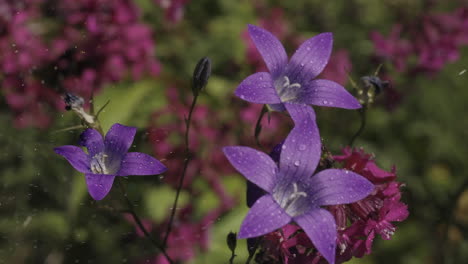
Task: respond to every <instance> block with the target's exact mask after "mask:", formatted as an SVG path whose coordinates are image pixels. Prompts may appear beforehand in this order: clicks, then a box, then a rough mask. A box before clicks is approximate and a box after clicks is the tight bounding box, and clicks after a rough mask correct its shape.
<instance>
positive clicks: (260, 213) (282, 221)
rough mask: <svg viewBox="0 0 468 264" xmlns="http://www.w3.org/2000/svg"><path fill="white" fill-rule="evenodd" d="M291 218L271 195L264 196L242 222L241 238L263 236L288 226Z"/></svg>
mask: <svg viewBox="0 0 468 264" xmlns="http://www.w3.org/2000/svg"><path fill="white" fill-rule="evenodd" d="M290 221H291V217H290V216H289V215H288V214H286V212H284V210H283V209H282V208H281V207H280V206H279V205H278V203H276V202H275V201H274V200H273V197H272V196H271V195H269V194H266V195H264V196H262V197H261V198H260V199H258V200H257V201H256V202H255V204H254V205H253V206H252V208H250V211H249V213H248V214H247V216H246V217H245V219H244V221H243V222H242V225H241V228H240V230H239V235H238V237H239V238H250V237H257V236H261V235H264V234H267V233H270V232H273V231H275V230H276V229H278V228H280V227H282V226H284V225H286V224H287V223H289V222H290Z"/></svg>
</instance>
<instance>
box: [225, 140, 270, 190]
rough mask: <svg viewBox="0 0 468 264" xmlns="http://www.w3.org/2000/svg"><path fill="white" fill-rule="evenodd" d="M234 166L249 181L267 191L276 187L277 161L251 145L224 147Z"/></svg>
mask: <svg viewBox="0 0 468 264" xmlns="http://www.w3.org/2000/svg"><path fill="white" fill-rule="evenodd" d="M223 152H224V155H226V157H227V159H228V160H229V162H231V164H232V166H234V168H236V170H237V171H239V172H240V173H241V174H242V175H244V176H245V178H247V179H248V180H249V181H251V182H253V183H254V184H256V185H257V186H258V187H260V188H262V189H264V190H265V191H267V192H271V191H272V190H273V188H274V187H275V179H276V172H277V170H278V169H277V167H276V164H275V162H274V161H273V160H272V159H271V158H270V157H269V156H268V155H267V154H265V153H263V152H260V151H257V150H255V149H252V148H249V147H240V146H236V147H224V148H223Z"/></svg>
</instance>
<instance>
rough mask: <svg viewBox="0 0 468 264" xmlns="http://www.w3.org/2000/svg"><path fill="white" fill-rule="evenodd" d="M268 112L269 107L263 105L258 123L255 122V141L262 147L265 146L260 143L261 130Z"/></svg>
mask: <svg viewBox="0 0 468 264" xmlns="http://www.w3.org/2000/svg"><path fill="white" fill-rule="evenodd" d="M267 112H268V108H267V107H266V105H264V106H263V108H262V110H261V112H260V115H259V116H258V119H257V123H256V124H255V130H254V138H255V142H256V143H257V145H258V146H259V147H260V148H263V146H262V144H261V143H260V132H261V131H262V119H263V116H264V115H265V113H267Z"/></svg>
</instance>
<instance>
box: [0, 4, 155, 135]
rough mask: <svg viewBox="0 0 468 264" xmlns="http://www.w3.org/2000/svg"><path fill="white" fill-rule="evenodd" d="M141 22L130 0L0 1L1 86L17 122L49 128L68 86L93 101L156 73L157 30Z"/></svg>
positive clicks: (17, 124) (20, 124) (21, 124)
mask: <svg viewBox="0 0 468 264" xmlns="http://www.w3.org/2000/svg"><path fill="white" fill-rule="evenodd" d="M139 20H140V14H139V10H138V8H137V7H136V5H135V4H134V3H133V2H132V1H130V0H103V1H94V0H84V1H73V0H63V1H50V0H20V1H1V3H0V25H1V26H0V54H2V56H0V70H1V71H2V74H3V76H2V80H1V81H0V87H1V89H2V90H3V91H4V94H5V96H6V102H7V104H8V106H9V107H10V108H11V109H12V111H13V112H14V115H15V119H16V120H15V125H16V126H17V127H26V126H36V127H46V126H48V125H49V123H50V122H51V118H50V114H49V112H50V109H51V108H52V109H58V108H63V104H62V103H61V102H60V101H61V100H60V96H59V94H60V93H63V92H64V91H69V92H73V93H76V94H78V95H80V96H82V97H85V98H89V96H90V95H91V93H92V91H97V90H99V89H100V88H101V87H102V86H103V85H105V84H109V83H114V82H117V81H120V80H122V79H124V78H126V77H127V76H130V77H131V78H133V79H135V80H136V79H139V78H141V77H142V76H143V75H144V74H151V75H157V74H158V73H159V71H160V65H159V63H158V61H157V60H156V58H155V57H154V41H153V39H152V32H151V30H150V28H149V27H148V26H147V25H145V24H142V23H141V22H139ZM50 73H53V74H50Z"/></svg>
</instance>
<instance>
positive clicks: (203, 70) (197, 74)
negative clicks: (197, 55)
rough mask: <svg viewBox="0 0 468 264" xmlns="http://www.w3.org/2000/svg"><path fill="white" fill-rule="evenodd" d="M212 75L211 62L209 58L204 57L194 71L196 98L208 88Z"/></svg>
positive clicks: (194, 93)
mask: <svg viewBox="0 0 468 264" xmlns="http://www.w3.org/2000/svg"><path fill="white" fill-rule="evenodd" d="M210 75H211V60H210V59H209V58H207V57H203V58H201V59H200V60H199V61H198V63H197V66H195V70H194V71H193V83H192V92H193V95H194V96H198V93H199V92H200V91H201V90H202V89H203V87H205V86H206V84H207V83H208V78H210Z"/></svg>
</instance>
